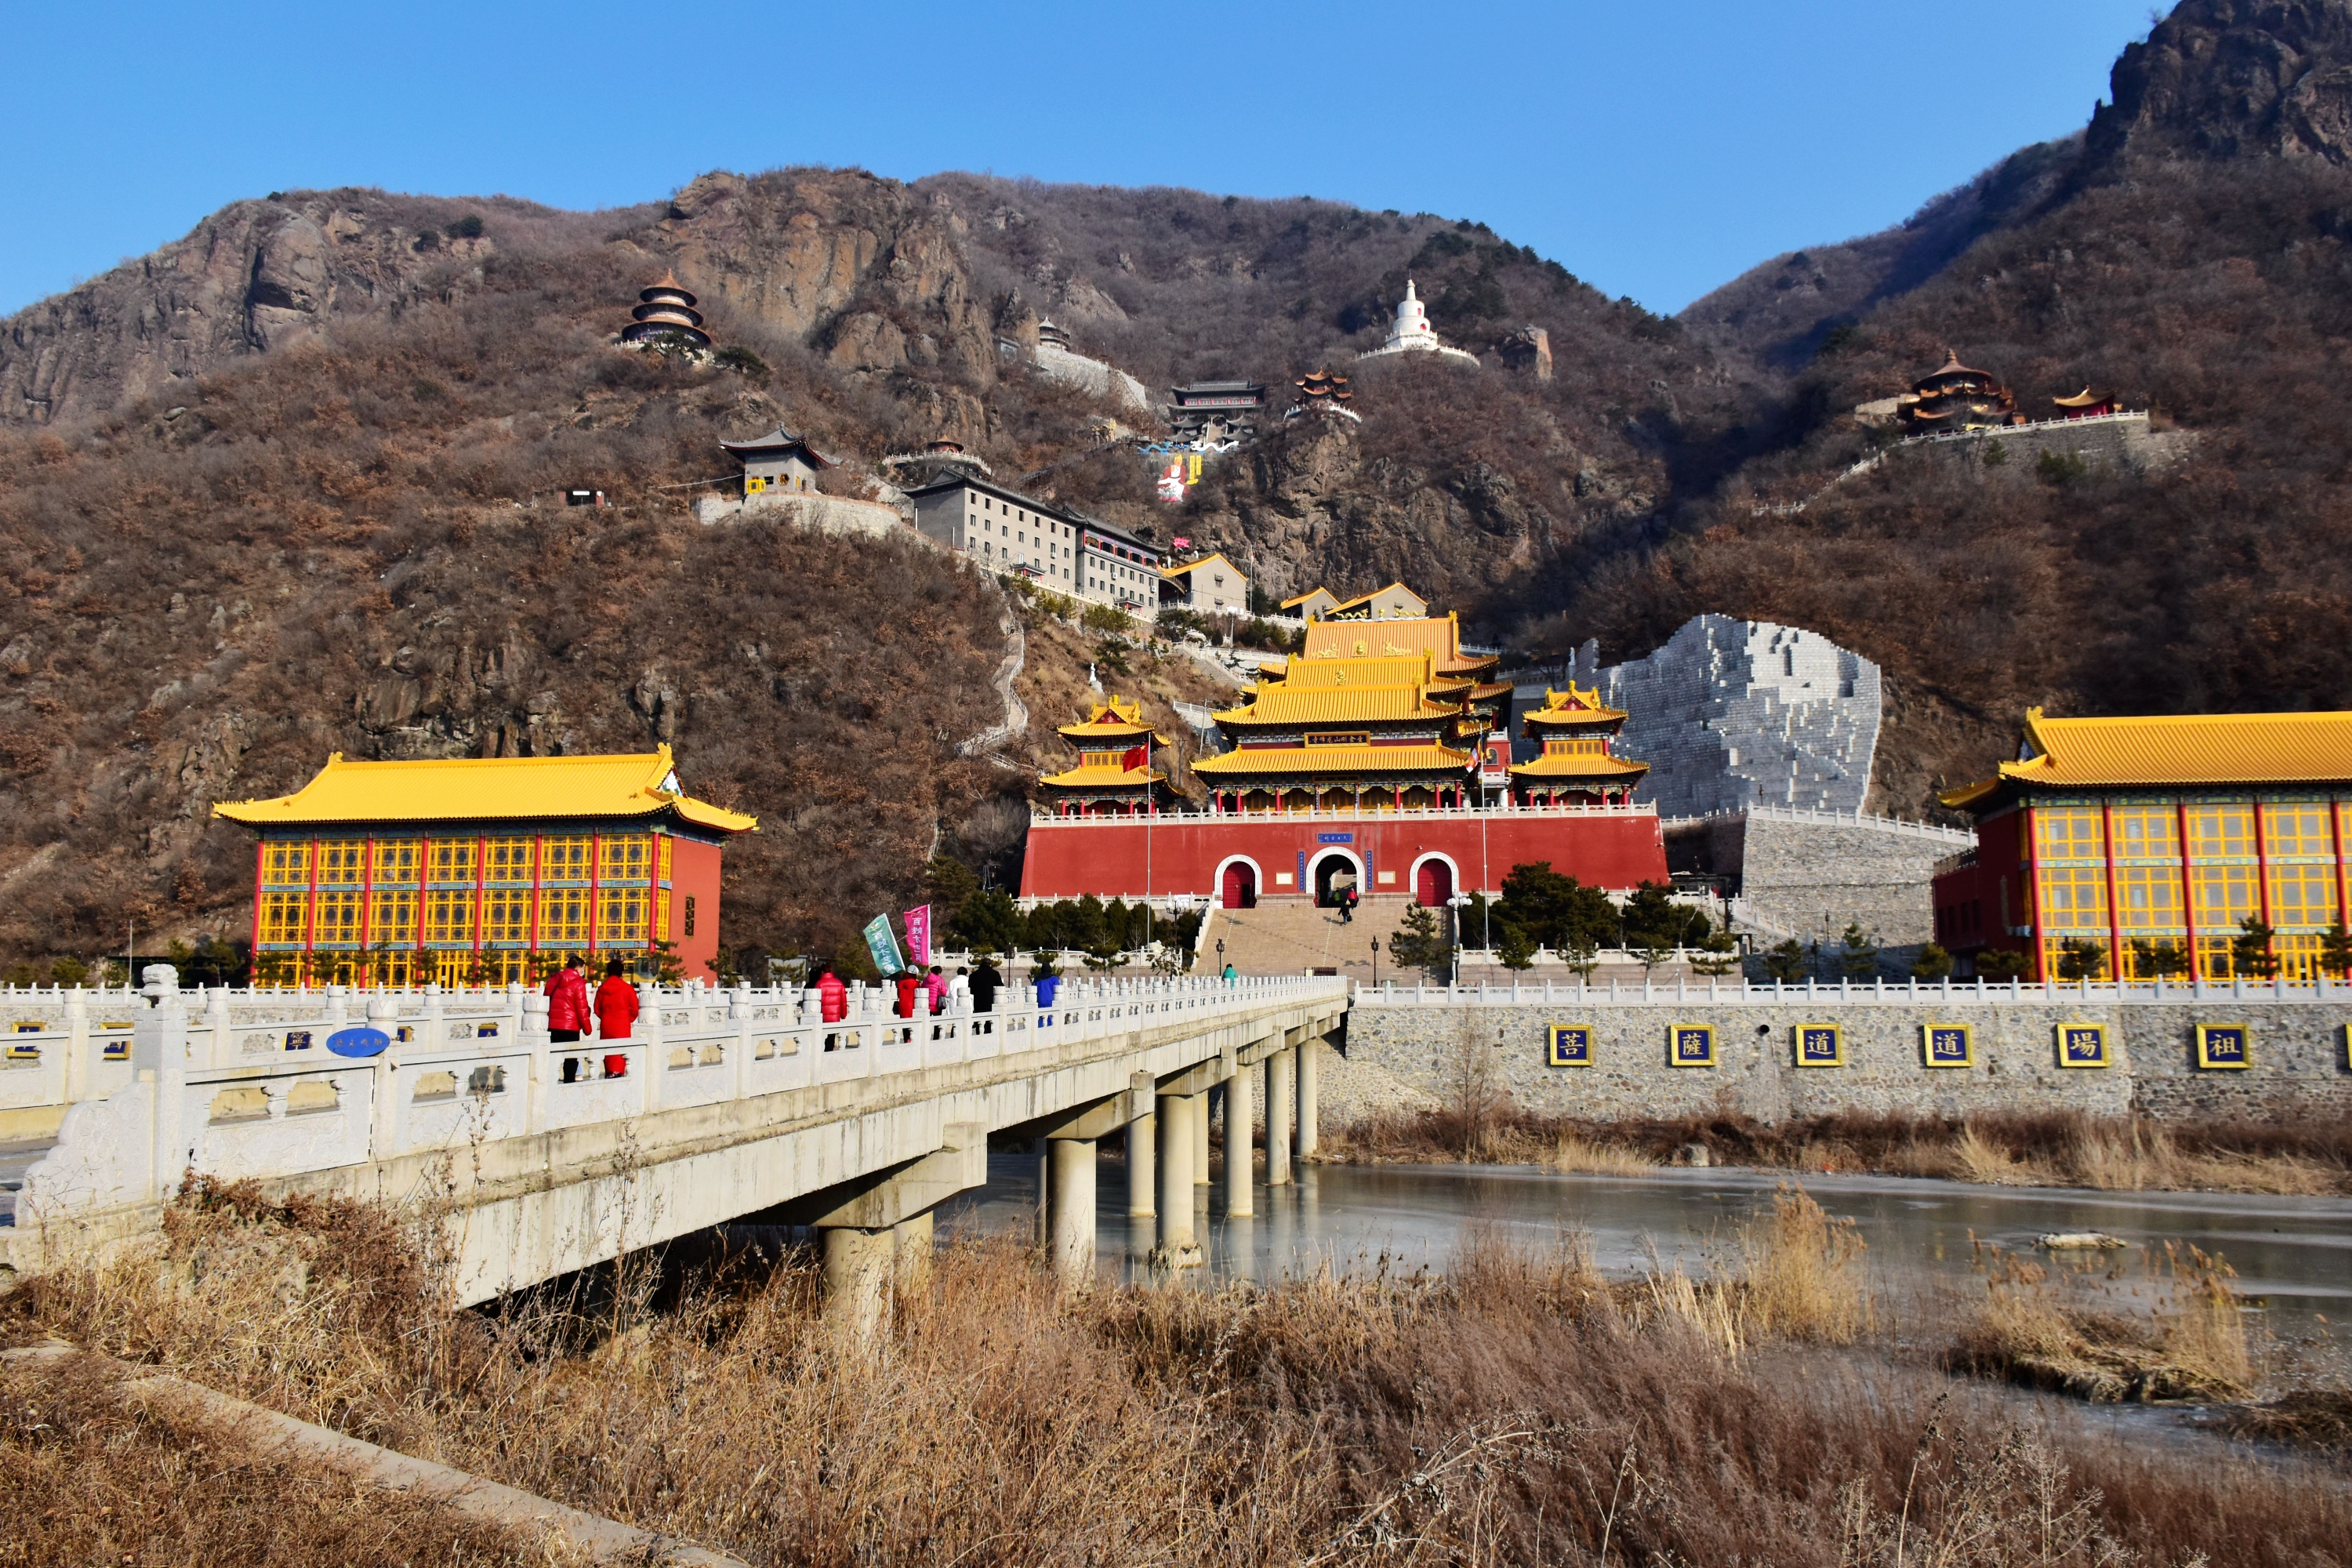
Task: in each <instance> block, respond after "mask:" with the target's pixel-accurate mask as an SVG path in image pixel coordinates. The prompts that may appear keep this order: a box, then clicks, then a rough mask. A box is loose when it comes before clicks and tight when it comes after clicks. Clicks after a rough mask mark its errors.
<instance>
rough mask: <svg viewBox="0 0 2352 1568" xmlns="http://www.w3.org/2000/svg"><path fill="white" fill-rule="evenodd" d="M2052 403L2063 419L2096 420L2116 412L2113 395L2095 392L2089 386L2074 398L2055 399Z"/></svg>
mask: <svg viewBox="0 0 2352 1568" xmlns="http://www.w3.org/2000/svg"><path fill="white" fill-rule="evenodd" d="M2050 401H2051V402H2052V403H2053V404H2054V405H2056V406H2057V409H2058V417H2059V418H2061V419H2096V418H2097V417H2099V416H2101V415H2103V414H2113V413H2114V412H2115V411H2116V400H2115V397H2114V395H2113V394H2110V393H2105V392H2093V391H2092V390H2091V389H2090V388H2089V387H2087V386H2085V387H2084V388H2083V390H2082V391H2080V392H2078V393H2076V394H2074V396H2072V397H2053V398H2052V399H2051V400H2050Z"/></svg>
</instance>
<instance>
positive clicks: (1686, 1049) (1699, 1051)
mask: <svg viewBox="0 0 2352 1568" xmlns="http://www.w3.org/2000/svg"><path fill="white" fill-rule="evenodd" d="M1666 1065H1667V1066H1669V1067H1678V1068H1711V1067H1713V1066H1714V1065H1715V1026H1713V1025H1711V1024H1676V1025H1675V1026H1673V1027H1672V1028H1670V1029H1668V1030H1667V1031H1666Z"/></svg>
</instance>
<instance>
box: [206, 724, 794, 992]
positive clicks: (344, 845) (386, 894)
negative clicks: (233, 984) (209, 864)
mask: <svg viewBox="0 0 2352 1568" xmlns="http://www.w3.org/2000/svg"><path fill="white" fill-rule="evenodd" d="M213 813H214V815H215V816H221V817H225V818H226V819H227V820H229V821H232V822H240V823H243V824H245V825H246V826H248V827H252V828H254V829H256V830H257V832H258V833H259V835H260V844H259V846H258V847H257V851H256V858H255V875H254V900H253V958H254V978H255V981H256V983H257V984H265V985H266V984H311V985H322V984H346V985H361V986H365V985H418V984H425V983H427V982H435V981H437V982H439V983H440V984H445V985H458V984H506V983H507V982H509V981H530V980H535V979H537V978H538V977H539V976H541V975H542V974H544V973H548V972H549V971H551V970H552V969H554V968H555V967H557V966H558V965H560V964H561V963H562V961H563V959H564V957H565V956H566V955H568V954H575V953H576V954H578V955H579V956H581V957H582V958H583V959H587V960H590V961H591V962H593V963H597V964H599V965H600V966H601V964H602V963H604V961H606V960H608V959H612V958H619V959H622V960H624V961H625V963H627V964H628V965H629V968H630V971H631V973H634V974H636V975H639V976H641V977H644V978H652V977H653V976H654V975H656V973H659V971H660V970H661V969H662V968H663V967H664V966H665V960H667V961H668V962H669V963H674V964H675V965H677V968H678V969H679V970H680V971H681V972H682V973H684V974H685V975H686V976H687V977H688V978H703V979H709V978H711V977H712V976H713V973H714V972H713V969H712V961H713V960H714V959H715V958H716V957H717V956H718V951H719V852H720V846H721V845H722V844H723V843H724V842H725V841H726V840H727V839H728V838H729V837H732V836H733V835H735V834H738V833H746V832H750V831H752V830H753V829H754V828H755V827H756V826H758V823H757V819H755V818H753V817H750V816H742V815H740V814H739V813H737V812H732V811H729V810H727V809H725V808H724V807H721V806H716V805H710V804H709V803H708V802H706V801H699V800H696V799H694V798H693V797H692V796H690V795H686V794H684V793H683V792H682V791H681V790H680V788H679V786H678V782H677V770H676V767H675V765H674V763H673V762H672V760H671V757H670V752H669V748H668V747H667V746H664V747H662V748H661V749H660V750H658V751H656V752H652V753H651V754H637V755H619V756H581V757H501V758H492V759H481V760H475V759H451V760H432V761H419V762H390V763H355V762H350V761H346V760H345V759H344V757H343V756H342V754H341V752H337V753H336V754H334V755H333V756H331V757H330V758H328V760H327V765H326V767H325V768H324V769H322V770H321V771H320V773H319V774H318V776H317V777H315V778H313V779H312V780H311V781H310V783H309V784H305V785H303V786H302V788H300V789H299V790H297V791H296V792H295V793H294V794H292V795H281V796H279V797H278V798H276V799H274V800H250V801H225V802H222V803H221V804H219V805H215V807H214V808H213Z"/></svg>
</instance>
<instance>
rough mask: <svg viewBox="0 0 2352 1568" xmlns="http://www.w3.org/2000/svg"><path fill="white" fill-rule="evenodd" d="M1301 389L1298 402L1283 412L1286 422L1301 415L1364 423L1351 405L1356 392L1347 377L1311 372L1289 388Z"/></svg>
mask: <svg viewBox="0 0 2352 1568" xmlns="http://www.w3.org/2000/svg"><path fill="white" fill-rule="evenodd" d="M1291 385H1293V386H1295V387H1297V389H1298V401H1297V402H1296V403H1294V404H1292V405H1290V406H1289V407H1287V408H1286V409H1284V410H1283V411H1282V416H1283V417H1284V418H1285V419H1296V418H1297V417H1298V416H1300V415H1302V414H1340V415H1345V416H1347V417H1349V418H1350V419H1353V420H1355V421H1356V422H1357V423H1359V424H1361V423H1362V422H1363V417H1364V416H1362V415H1360V414H1359V413H1357V412H1356V411H1355V410H1354V409H1352V408H1350V407H1349V406H1348V405H1349V403H1351V402H1353V401H1354V400H1355V396H1356V395H1355V392H1354V391H1353V390H1352V389H1350V388H1349V385H1348V378H1347V377H1346V376H1344V375H1333V374H1331V373H1330V371H1329V370H1328V369H1325V370H1311V371H1308V372H1307V374H1305V375H1303V376H1300V377H1299V378H1298V379H1297V381H1294V382H1292V383H1291Z"/></svg>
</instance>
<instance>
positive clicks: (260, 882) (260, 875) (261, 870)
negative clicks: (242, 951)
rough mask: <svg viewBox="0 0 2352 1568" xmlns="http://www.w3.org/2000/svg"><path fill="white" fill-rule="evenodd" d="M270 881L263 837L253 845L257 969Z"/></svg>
mask: <svg viewBox="0 0 2352 1568" xmlns="http://www.w3.org/2000/svg"><path fill="white" fill-rule="evenodd" d="M268 881H269V840H268V839H267V838H263V839H261V840H260V841H258V842H257V843H256V844H255V845H254V847H253V967H254V968H256V969H258V968H259V967H260V966H261V889H263V888H265V887H267V886H268ZM132 956H133V957H135V956H137V955H136V954H133V955H132ZM99 978H100V980H103V979H105V978H106V975H105V972H104V971H103V970H101V971H100V974H99Z"/></svg>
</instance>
